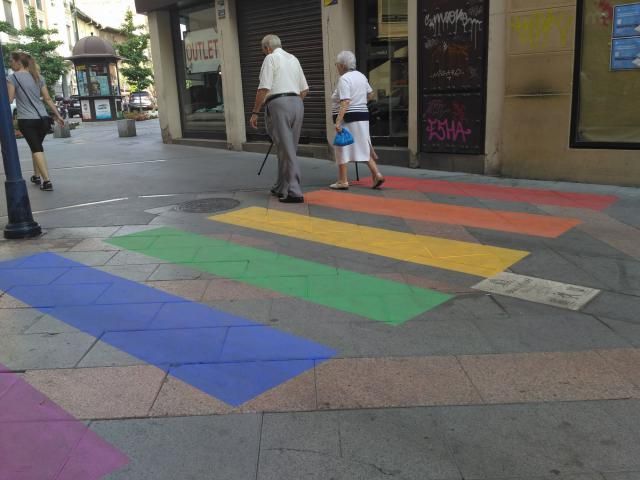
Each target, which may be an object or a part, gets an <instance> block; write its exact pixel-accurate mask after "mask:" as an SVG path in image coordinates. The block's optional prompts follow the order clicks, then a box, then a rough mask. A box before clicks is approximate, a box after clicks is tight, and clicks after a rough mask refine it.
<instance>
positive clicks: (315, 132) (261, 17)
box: [237, 0, 327, 143]
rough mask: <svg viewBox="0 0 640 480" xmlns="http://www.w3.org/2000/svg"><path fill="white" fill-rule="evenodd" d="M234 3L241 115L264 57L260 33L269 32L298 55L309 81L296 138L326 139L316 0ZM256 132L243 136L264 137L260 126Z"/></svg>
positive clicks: (250, 102)
mask: <svg viewBox="0 0 640 480" xmlns="http://www.w3.org/2000/svg"><path fill="white" fill-rule="evenodd" d="M237 8H238V34H239V38H240V63H241V65H242V90H243V92H244V108H245V113H246V115H247V118H248V116H249V115H250V113H251V109H252V108H253V103H254V100H255V95H256V89H257V88H258V83H259V82H258V77H259V75H260V67H261V66H262V61H263V60H264V55H263V54H262V51H261V48H260V42H261V41H262V39H263V37H264V36H265V35H268V34H270V33H273V34H276V35H278V36H279V37H280V39H281V40H282V46H283V48H284V49H285V50H286V51H287V52H289V53H292V54H293V55H295V56H296V57H298V60H300V64H301V65H302V69H303V70H304V74H305V77H306V78H307V83H308V84H309V95H308V96H307V98H306V99H305V102H304V107H305V112H304V125H303V127H302V138H301V139H300V143H310V142H321V143H324V142H326V141H327V140H326V139H327V136H326V124H325V108H326V107H325V95H324V63H323V49H322V11H321V1H320V0H295V1H294V0H270V1H265V0H239V2H238V7H237ZM258 132H259V133H257V134H256V133H254V131H252V130H251V129H249V130H248V131H247V137H248V139H249V140H265V139H266V138H267V137H266V134H265V132H264V130H263V129H261V130H259V131H258Z"/></svg>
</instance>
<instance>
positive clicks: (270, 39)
mask: <svg viewBox="0 0 640 480" xmlns="http://www.w3.org/2000/svg"><path fill="white" fill-rule="evenodd" d="M267 47H268V48H270V49H271V50H275V49H276V48H282V42H281V41H280V37H278V36H277V35H267V36H266V37H264V38H263V39H262V48H267Z"/></svg>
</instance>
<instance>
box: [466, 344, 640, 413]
mask: <svg viewBox="0 0 640 480" xmlns="http://www.w3.org/2000/svg"><path fill="white" fill-rule="evenodd" d="M459 358H460V363H461V364H462V367H463V368H464V370H465V372H466V373H467V374H468V375H469V378H470V379H471V381H472V382H473V384H474V385H475V387H476V388H477V389H478V391H479V392H480V395H481V397H482V399H483V400H484V401H485V402H488V403H518V402H538V401H570V400H599V399H619V398H632V397H634V396H638V394H639V393H640V391H638V389H637V388H635V386H634V385H633V384H631V383H630V382H628V381H627V380H625V379H624V378H623V376H622V375H620V374H619V373H618V372H617V371H616V370H614V369H613V368H612V365H611V364H609V363H608V362H607V361H606V360H605V359H603V358H602V357H601V356H599V355H598V354H597V353H595V352H575V353H565V352H563V353H531V354H518V355H507V354H504V355H497V356H493V355H483V356H462V357H459Z"/></svg>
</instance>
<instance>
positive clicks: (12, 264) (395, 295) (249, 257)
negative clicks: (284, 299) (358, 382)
mask: <svg viewBox="0 0 640 480" xmlns="http://www.w3.org/2000/svg"><path fill="white" fill-rule="evenodd" d="M403 182H404V183H403ZM421 182H423V183H421ZM390 184H391V185H398V187H399V188H400V189H402V188H407V186H408V185H410V186H412V187H415V189H416V190H417V191H425V190H427V191H430V190H433V189H435V190H437V191H439V192H445V191H446V192H450V193H451V192H461V193H460V194H461V195H467V196H469V195H477V196H479V197H480V198H486V197H489V198H499V197H502V199H506V200H508V201H521V202H522V201H528V202H531V201H534V200H535V199H536V198H539V199H542V203H545V202H546V203H551V204H567V203H569V204H572V205H573V206H577V207H579V208H591V209H603V208H606V206H607V205H610V204H611V202H613V201H615V199H612V198H610V197H608V196H606V198H605V196H598V195H586V194H565V193H562V192H555V193H554V192H551V191H540V193H539V196H538V197H536V196H535V193H536V192H534V191H532V189H522V190H519V189H515V188H513V187H509V188H503V189H502V190H501V189H499V188H498V187H489V186H477V185H476V186H474V185H470V184H465V185H463V186H461V185H457V184H455V183H453V182H442V181H438V182H436V183H434V181H431V180H425V181H420V180H413V179H412V180H406V181H403V180H400V179H392V181H391V182H390ZM387 191H389V190H387ZM600 197H602V198H600ZM307 199H308V201H309V203H310V204H312V205H318V206H322V207H324V208H331V209H337V210H343V211H351V212H359V213H363V214H366V215H372V216H383V215H385V216H393V217H396V218H402V219H406V220H412V221H424V222H431V223H441V224H449V225H458V226H463V227H473V228H481V229H490V230H495V231H502V232H508V233H514V234H518V235H529V236H537V237H543V238H551V239H553V238H556V237H558V236H560V235H562V234H563V233H565V232H567V231H569V230H570V229H571V228H573V227H575V226H576V225H578V224H580V223H581V222H580V221H579V220H576V219H572V218H562V217H552V216H548V215H537V214H529V213H519V212H512V211H496V210H487V209H481V208H469V207H459V206H453V205H444V204H437V203H433V202H427V201H423V202H420V201H415V200H406V199H395V198H389V197H384V198H383V197H378V196H367V195H354V194H351V193H348V194H345V193H342V192H341V193H336V192H329V191H316V192H311V193H308V194H307ZM210 220H212V221H215V222H218V223H220V224H227V225H234V226H236V227H242V228H245V229H249V230H251V231H254V232H265V233H269V234H272V235H277V236H283V237H288V238H293V239H296V240H299V241H303V242H313V243H317V244H322V245H327V246H330V247H333V248H338V249H344V250H348V251H354V252H359V253H367V254H371V255H376V256H379V257H385V258H389V259H394V260H397V261H401V262H407V263H413V264H416V265H421V266H427V267H431V268H435V269H441V270H447V271H450V272H454V273H455V272H457V273H462V274H466V275H471V276H476V277H480V278H481V279H482V280H483V281H485V282H487V281H491V279H493V281H494V283H496V282H497V280H495V279H496V278H499V275H500V274H503V272H505V271H507V270H508V269H509V268H510V267H512V266H513V265H515V264H516V263H518V262H519V261H520V260H522V259H523V258H525V257H527V256H528V255H529V252H527V251H524V250H517V249H511V248H502V247H498V246H493V245H485V244H479V243H472V242H464V241H460V240H453V239H448V238H443V237H438V236H430V235H416V234H409V233H404V232H398V231H393V230H389V229H384V228H375V227H370V226H364V225H358V224H355V223H350V222H343V221H335V220H328V219H325V218H320V217H314V216H307V215H300V214H297V213H291V212H288V211H280V210H269V209H265V208H259V207H248V208H242V209H239V210H234V211H231V212H228V213H224V214H220V215H215V216H212V217H210ZM108 242H109V243H111V244H112V245H115V246H117V247H120V248H122V249H125V250H129V251H133V252H136V253H139V254H143V255H146V256H149V257H153V258H157V259H161V260H163V261H168V262H170V263H172V264H178V265H181V266H183V267H188V268H191V269H194V270H198V271H201V272H206V273H209V274H212V275H215V276H217V277H222V278H225V279H230V280H233V281H235V282H239V283H243V284H246V285H251V286H253V287H258V288H262V289H267V290H271V291H274V292H278V293H279V294H283V295H285V296H289V297H293V298H297V299H299V300H302V301H306V302H311V303H315V304H318V305H322V306H324V307H327V308H330V309H333V310H336V311H342V312H347V313H350V314H354V315H358V316H360V317H363V318H366V319H369V320H374V321H379V322H384V323H386V324H388V325H392V326H398V327H399V328H401V325H402V324H403V323H404V322H407V321H409V320H411V319H413V318H415V317H418V316H420V315H422V314H424V313H426V312H429V311H431V310H433V309H436V308H438V307H439V306H440V305H442V304H443V303H445V302H447V301H449V300H450V299H451V298H452V296H451V295H447V294H444V293H441V292H438V291H435V290H432V289H428V288H421V287H417V286H415V285H410V284H407V283H405V282H402V281H397V280H390V279H386V278H380V277H377V276H373V275H365V274H362V273H358V272H355V271H350V270H346V269H343V268H337V267H335V266H331V265H328V264H325V263H322V262H317V261H309V260H305V259H303V258H297V257H294V256H291V255H285V254H281V253H277V252H273V251H270V250H268V249H265V248H255V247H247V246H245V245H239V244H237V243H234V242H233V241H223V240H220V239H217V238H213V237H208V236H203V235H196V234H193V233H188V232H184V231H181V230H178V229H175V228H167V227H163V228H157V229H152V230H147V231H143V232H139V233H135V234H131V235H125V236H121V237H116V238H112V239H110V240H109V241H108ZM509 275H511V276H514V275H513V274H509ZM510 278H511V277H510ZM485 279H488V280H485ZM520 280H521V279H520V278H516V279H515V280H514V281H513V282H514V283H517V282H518V281H520ZM530 280H531V279H528V280H527V282H528V285H531V281H530ZM534 280H535V279H534ZM502 281H503V283H504V281H505V280H502ZM481 283H482V282H481ZM525 283H526V282H525ZM545 285H546V287H548V286H549V285H551V283H549V282H547V283H546V284H545ZM572 287H573V290H567V292H568V293H566V292H565V293H564V295H569V294H571V295H573V294H574V293H575V292H576V286H572ZM578 288H579V287H578ZM0 289H2V290H4V291H5V292H7V293H8V294H9V295H11V296H13V297H15V298H17V299H19V300H21V301H23V302H24V303H26V304H28V305H30V306H32V307H34V308H36V309H39V310H41V311H42V312H45V313H47V314H48V315H50V316H52V317H54V318H57V319H59V320H61V321H63V322H65V323H67V324H70V325H72V326H74V327H76V328H78V329H79V330H81V331H84V332H86V333H88V334H90V335H93V336H95V337H97V338H100V339H101V341H102V342H104V343H107V344H110V345H111V346H113V347H115V348H117V349H119V350H121V351H124V352H126V353H129V354H130V355H132V356H134V357H136V358H138V359H141V360H142V361H143V362H146V363H149V364H152V365H156V366H157V367H159V368H161V369H164V370H166V371H167V372H168V373H169V374H170V375H173V376H175V377H177V378H180V379H182V380H184V381H185V382H187V383H189V384H191V385H193V386H195V387H197V388H199V389H200V390H202V391H204V392H206V393H208V394H209V395H211V396H214V397H216V398H218V399H220V400H222V401H224V402H226V403H228V404H230V405H234V406H238V405H242V404H243V403H245V402H247V401H249V400H251V399H253V398H255V397H256V396H258V395H261V394H262V393H264V392H266V391H267V390H269V389H271V388H274V387H276V386H278V385H280V384H282V383H283V382H286V381H288V380H289V379H291V378H294V377H295V376H297V375H300V374H301V373H303V372H305V371H307V370H309V369H310V368H313V367H314V365H315V364H317V363H319V362H323V361H326V360H327V359H329V358H331V357H333V356H334V355H335V354H337V353H339V352H335V351H334V350H333V349H332V348H331V346H325V345H321V344H318V343H316V342H313V341H311V340H307V339H304V338H300V337H296V336H294V335H291V334H289V333H285V332H281V331H279V330H277V329H275V328H272V327H268V326H265V325H262V324H259V323H257V322H254V321H251V320H249V319H245V318H241V317H237V316H234V315H230V314H227V313H225V312H221V311H219V310H216V309H213V308H211V307H208V306H206V305H202V304H198V303H195V302H190V301H188V300H185V299H184V298H181V297H178V296H175V295H169V294H166V293H163V292H159V291H157V290H155V289H153V288H151V287H148V286H146V285H140V284H137V283H136V282H132V281H129V280H125V279H122V278H120V277H116V276H114V275H111V274H108V273H106V272H103V271H100V270H97V269H94V268H90V267H87V266H85V265H82V264H79V263H77V262H73V261H71V260H68V259H65V258H63V257H60V256H58V255H54V254H46V253H45V254H38V255H34V256H29V257H23V258H19V259H14V260H9V261H4V262H0ZM586 293H587V294H588V295H589V297H587V300H588V299H589V298H593V296H595V295H597V293H598V292H597V291H589V292H586ZM501 294H509V292H507V291H505V293H501ZM513 296H518V292H513ZM551 300H554V299H551ZM560 303H561V302H560V301H557V300H556V301H555V302H554V303H553V304H555V305H559V304H560ZM572 305H573V304H572ZM577 305H578V306H575V307H574V308H579V305H581V304H577Z"/></svg>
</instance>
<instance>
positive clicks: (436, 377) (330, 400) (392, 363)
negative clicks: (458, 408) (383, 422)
mask: <svg viewBox="0 0 640 480" xmlns="http://www.w3.org/2000/svg"><path fill="white" fill-rule="evenodd" d="M316 384H317V391H318V393H317V395H318V407H319V408H321V409H331V410H335V409H341V408H350V409H355V408H375V407H395V406H407V405H425V406H426V405H442V404H444V405H464V404H474V403H480V402H481V401H482V400H481V398H480V395H479V394H478V392H477V390H476V389H475V388H474V386H473V384H472V383H471V381H470V380H469V378H467V376H466V374H465V372H464V370H463V369H462V367H461V365H460V363H459V362H458V360H457V359H456V358H455V357H435V356H434V357H421V358H369V359H365V358H362V359H337V360H333V361H330V362H327V363H326V364H324V365H320V366H319V367H317V368H316Z"/></svg>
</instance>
